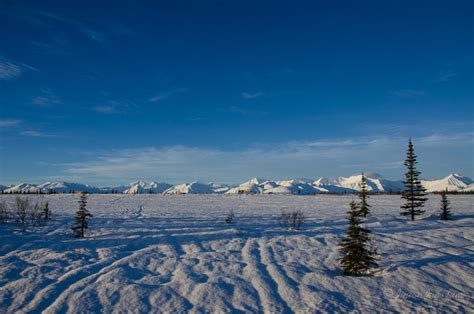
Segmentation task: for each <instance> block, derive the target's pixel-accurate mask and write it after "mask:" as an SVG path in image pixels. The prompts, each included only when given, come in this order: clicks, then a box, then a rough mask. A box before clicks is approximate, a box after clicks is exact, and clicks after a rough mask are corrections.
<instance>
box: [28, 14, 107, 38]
mask: <svg viewBox="0 0 474 314" xmlns="http://www.w3.org/2000/svg"><path fill="white" fill-rule="evenodd" d="M37 15H38V16H40V17H43V18H48V19H51V20H54V21H56V22H61V23H64V24H68V25H71V26H73V27H74V28H76V29H77V30H78V31H79V32H80V33H82V34H83V35H84V36H86V37H87V38H89V39H91V40H93V41H96V42H99V43H103V42H105V41H106V39H107V37H106V35H105V33H104V32H101V31H98V30H97V29H95V28H93V27H91V26H90V25H88V24H86V23H83V22H81V21H78V20H75V19H72V18H69V17H66V16H63V15H58V14H53V13H51V12H46V11H38V12H37Z"/></svg>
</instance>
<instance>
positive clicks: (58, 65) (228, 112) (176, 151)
mask: <svg viewBox="0 0 474 314" xmlns="http://www.w3.org/2000/svg"><path fill="white" fill-rule="evenodd" d="M255 2H257V3H255ZM473 6H474V5H473V2H472V1H441V2H438V1H429V2H428V1H423V2H417V1H407V2H403V1H373V2H367V1H361V2H357V4H355V2H353V1H347V2H345V1H334V2H333V1H331V2H327V1H324V2H323V1H321V2H318V1H308V2H299V1H296V2H294V1H292V2H289V1H286V2H275V1H271V2H264V1H249V2H245V1H244V2H243V1H199V2H197V1H172V4H170V3H167V2H152V1H150V2H148V3H141V4H140V5H137V4H134V3H132V2H127V3H126V4H125V3H123V4H117V3H116V2H113V3H112V2H110V3H107V2H105V1H94V2H87V1H85V2H76V3H72V2H70V1H67V2H64V1H57V2H53V1H0V38H1V39H2V40H1V41H0V183H2V184H11V183H18V182H23V181H27V182H32V183H39V182H43V181H48V180H66V181H79V182H82V183H90V184H99V185H104V184H107V185H114V184H124V183H127V182H128V181H131V180H134V179H137V178H140V179H145V180H157V181H168V182H170V183H180V182H185V181H193V180H202V181H216V182H226V183H237V182H240V181H243V180H246V179H248V178H250V177H253V176H260V177H267V178H271V179H277V178H291V177H310V178H314V177H319V176H328V177H335V176H340V175H350V174H353V173H358V172H361V171H366V172H367V171H373V172H379V173H381V174H382V175H384V176H385V177H387V178H392V179H399V178H401V177H402V176H403V170H404V169H403V164H402V161H403V159H404V154H405V149H406V142H407V139H408V137H409V136H412V137H413V140H414V144H415V149H416V151H417V153H418V155H419V159H420V160H419V168H420V170H421V171H422V172H423V175H424V177H427V178H437V177H441V176H445V175H447V174H449V173H450V172H454V171H456V172H461V173H464V174H465V175H467V176H470V177H474V166H473V164H474V162H473V160H474V140H473V133H474V119H473V118H474V113H473V107H474V106H473V102H474V75H473V73H474V40H473V38H474V22H473V21H474V13H473V12H474V7H473Z"/></svg>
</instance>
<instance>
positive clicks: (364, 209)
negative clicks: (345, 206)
mask: <svg viewBox="0 0 474 314" xmlns="http://www.w3.org/2000/svg"><path fill="white" fill-rule="evenodd" d="M359 187H360V190H359V193H358V196H359V199H360V203H359V211H360V214H361V216H362V217H367V216H368V215H369V214H370V205H369V204H367V199H368V198H369V196H368V190H367V181H366V179H365V176H364V173H363V172H362V177H361V180H360V183H359Z"/></svg>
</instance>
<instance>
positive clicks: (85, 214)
mask: <svg viewBox="0 0 474 314" xmlns="http://www.w3.org/2000/svg"><path fill="white" fill-rule="evenodd" d="M89 217H92V214H91V213H90V212H89V211H88V210H87V193H86V192H81V197H80V199H79V210H78V211H77V212H76V217H75V220H76V224H75V225H74V227H72V230H73V231H74V235H75V236H76V238H83V237H84V230H85V229H87V227H88V219H89Z"/></svg>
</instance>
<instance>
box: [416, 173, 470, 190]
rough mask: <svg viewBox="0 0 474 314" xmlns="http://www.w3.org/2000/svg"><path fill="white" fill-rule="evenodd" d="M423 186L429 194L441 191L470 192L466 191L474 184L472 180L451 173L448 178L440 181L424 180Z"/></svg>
mask: <svg viewBox="0 0 474 314" xmlns="http://www.w3.org/2000/svg"><path fill="white" fill-rule="evenodd" d="M421 183H422V184H423V186H424V187H425V188H426V190H427V191H428V192H439V191H444V190H448V191H466V192H467V191H468V190H465V189H467V188H468V186H469V185H470V184H472V183H473V181H472V179H471V178H468V177H465V176H463V175H460V174H458V173H451V174H450V175H448V176H447V177H445V178H443V179H440V180H423V181H421Z"/></svg>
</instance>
